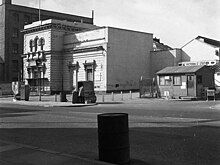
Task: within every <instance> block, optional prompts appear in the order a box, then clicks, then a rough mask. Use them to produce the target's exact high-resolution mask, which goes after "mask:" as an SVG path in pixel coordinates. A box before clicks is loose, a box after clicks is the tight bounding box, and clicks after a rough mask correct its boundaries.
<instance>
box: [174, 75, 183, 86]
mask: <svg viewBox="0 0 220 165" xmlns="http://www.w3.org/2000/svg"><path fill="white" fill-rule="evenodd" d="M181 84H182V82H181V76H173V85H181Z"/></svg>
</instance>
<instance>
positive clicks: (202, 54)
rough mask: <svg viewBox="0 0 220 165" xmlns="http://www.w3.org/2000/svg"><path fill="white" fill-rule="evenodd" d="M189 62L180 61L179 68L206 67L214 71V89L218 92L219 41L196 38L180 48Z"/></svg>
mask: <svg viewBox="0 0 220 165" xmlns="http://www.w3.org/2000/svg"><path fill="white" fill-rule="evenodd" d="M182 50H183V52H184V54H186V55H187V56H189V58H190V60H186V61H185V60H182V62H180V63H179V64H178V65H179V66H194V65H206V66H210V67H211V68H212V69H213V70H214V71H215V87H216V88H217V89H218V90H219V91H220V52H219V51H220V41H217V40H213V39H210V38H206V37H202V36H198V37H196V38H195V39H193V40H191V41H190V42H188V43H187V44H185V45H184V46H183V47H182Z"/></svg>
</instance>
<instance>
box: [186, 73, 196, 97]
mask: <svg viewBox="0 0 220 165" xmlns="http://www.w3.org/2000/svg"><path fill="white" fill-rule="evenodd" d="M187 96H194V76H193V75H187Z"/></svg>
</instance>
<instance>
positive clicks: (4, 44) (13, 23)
mask: <svg viewBox="0 0 220 165" xmlns="http://www.w3.org/2000/svg"><path fill="white" fill-rule="evenodd" d="M38 12H39V10H38V9H36V8H30V7H25V6H19V5H13V4H11V3H10V2H8V3H7V4H2V5H0V16H1V19H0V55H1V57H2V58H3V60H4V62H5V64H4V65H3V64H0V68H3V69H4V71H3V73H4V74H0V82H1V81H9V82H11V81H12V80H16V79H18V76H19V74H18V72H15V71H13V69H12V68H13V67H14V66H13V61H17V62H18V70H19V71H20V69H21V68H22V62H21V61H22V59H21V57H20V55H21V54H23V34H22V33H20V30H22V29H23V27H24V25H25V24H29V23H32V22H34V21H37V20H39V16H38V15H39V14H38ZM14 15H17V16H18V20H16V19H15V17H14ZM26 18H28V21H27V20H26ZM51 18H54V19H59V20H68V21H71V22H84V23H88V24H93V18H89V17H82V16H76V15H70V14H64V13H58V12H53V11H47V10H41V20H46V19H51ZM15 29H17V30H18V31H19V34H18V36H17V37H15V36H14V37H13V32H14V30H15ZM4 30H5V31H4ZM6 31H7V32H6ZM3 37H5V40H4V39H3ZM14 45H18V52H17V53H13V52H12V50H13V48H14ZM3 69H1V70H3Z"/></svg>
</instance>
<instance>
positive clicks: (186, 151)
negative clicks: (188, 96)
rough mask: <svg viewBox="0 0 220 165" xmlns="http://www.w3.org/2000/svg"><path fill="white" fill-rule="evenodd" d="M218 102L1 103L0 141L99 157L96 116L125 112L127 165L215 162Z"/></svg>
mask: <svg viewBox="0 0 220 165" xmlns="http://www.w3.org/2000/svg"><path fill="white" fill-rule="evenodd" d="M219 104H220V102H219V101H216V102H211V101H209V102H206V101H195V102H188V101H186V102H179V101H168V100H156V99H152V100H149V99H148V100H142V99H140V100H136V101H127V102H123V103H120V102H117V103H116V102H115V103H113V102H109V103H102V104H99V105H96V106H91V107H38V106H22V105H14V104H0V113H1V114H0V117H1V119H0V121H1V130H0V140H2V141H8V142H12V143H13V142H16V143H19V144H26V145H31V146H37V147H40V148H43V149H47V150H52V151H59V152H63V153H68V154H73V155H77V156H80V157H85V158H89V159H95V160H98V144H97V143H98V142H97V134H98V133H97V115H98V114H100V113H110V112H111V113H118V112H120V113H128V114H129V127H130V130H129V131H130V134H129V135H130V154H131V163H130V164H138V165H172V164H173V165H209V164H210V165H215V164H216V165H217V164H220V156H219V155H220V129H219V126H220V108H219ZM1 157H4V154H3V153H2V156H1Z"/></svg>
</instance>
